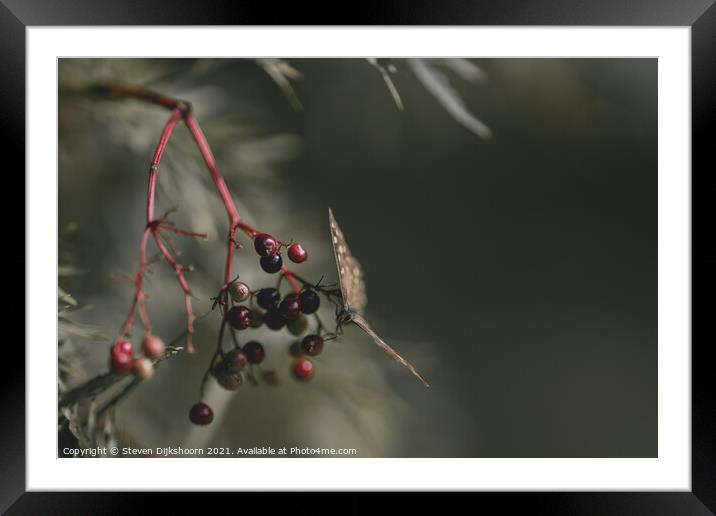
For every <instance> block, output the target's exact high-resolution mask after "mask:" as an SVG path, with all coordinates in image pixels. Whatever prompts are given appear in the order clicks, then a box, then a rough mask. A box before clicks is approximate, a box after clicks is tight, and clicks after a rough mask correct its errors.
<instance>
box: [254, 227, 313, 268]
mask: <svg viewBox="0 0 716 516" xmlns="http://www.w3.org/2000/svg"><path fill="white" fill-rule="evenodd" d="M282 247H288V258H289V259H290V260H291V261H292V262H293V263H303V262H305V261H306V260H307V259H308V253H307V252H306V250H305V249H304V248H303V247H301V244H284V243H283V242H280V241H278V240H276V239H275V238H274V237H272V236H271V235H269V234H267V233H259V234H258V235H256V237H255V238H254V249H256V252H257V253H258V255H259V256H260V258H259V265H261V268H262V269H263V270H264V272H268V273H269V274H274V273H276V272H278V271H280V270H281V268H282V267H283V258H282V257H281V248H282Z"/></svg>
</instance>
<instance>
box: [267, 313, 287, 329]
mask: <svg viewBox="0 0 716 516" xmlns="http://www.w3.org/2000/svg"><path fill="white" fill-rule="evenodd" d="M264 322H265V323H266V326H268V328H269V329H271V330H280V329H281V328H283V327H284V325H285V324H286V319H284V318H283V315H281V313H280V312H279V311H278V309H272V310H269V311H268V312H266V313H265V314H264Z"/></svg>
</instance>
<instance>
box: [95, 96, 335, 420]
mask: <svg viewBox="0 0 716 516" xmlns="http://www.w3.org/2000/svg"><path fill="white" fill-rule="evenodd" d="M98 91H99V92H101V93H102V94H103V95H108V96H116V97H120V98H135V99H139V100H142V101H144V102H149V103H151V104H155V105H158V106H161V107H164V108H166V109H167V110H168V111H169V112H170V113H169V118H168V120H167V121H166V123H165V125H164V128H163V130H162V132H161V135H160V137H159V141H158V143H157V146H156V148H155V151H154V155H153V157H152V160H151V163H150V166H149V182H148V187H147V209H146V225H145V227H144V230H143V232H142V236H141V239H140V245H139V267H138V270H137V272H136V274H135V276H134V297H133V299H132V303H131V305H130V309H129V313H128V315H127V318H126V319H125V321H124V323H123V325H122V327H121V329H120V333H119V335H118V337H117V339H116V341H115V343H114V344H113V346H112V348H111V350H110V368H111V370H112V372H113V373H116V374H126V373H128V372H130V371H131V372H132V373H134V374H135V375H136V376H137V378H140V379H146V378H149V377H150V376H151V375H152V373H153V371H154V366H155V364H156V362H157V361H158V360H160V359H161V358H162V357H163V355H164V353H165V346H164V344H163V343H162V341H161V339H159V338H158V337H156V336H154V335H153V331H152V325H151V321H150V317H149V313H148V310H147V306H146V299H147V295H146V293H145V290H144V277H145V275H146V274H147V273H148V272H150V267H149V266H150V262H151V260H150V259H149V257H148V253H147V248H148V243H149V242H154V244H155V245H156V247H157V249H158V251H159V255H158V256H159V259H160V260H163V261H164V262H166V264H167V265H168V266H169V268H170V269H171V270H172V271H173V273H174V274H175V275H176V279H177V283H178V285H179V287H180V289H181V292H182V295H183V296H184V307H185V311H186V321H187V322H186V324H187V326H186V328H187V329H186V332H185V335H186V350H187V352H189V353H191V352H193V351H194V347H193V345H192V336H193V333H194V321H195V320H196V316H195V315H194V311H193V307H192V299H193V296H192V292H191V290H190V288H189V283H188V281H187V277H186V275H185V273H187V272H191V271H192V270H193V269H192V267H191V266H190V265H184V264H182V263H179V261H178V260H177V256H178V255H179V250H178V249H177V248H176V247H175V245H174V240H173V237H174V236H176V235H179V236H185V237H196V238H201V239H206V238H207V236H206V235H205V234H202V233H194V232H191V231H186V230H183V229H180V228H178V227H176V226H175V225H174V224H173V223H171V222H170V221H169V220H167V218H166V217H167V215H168V214H166V215H164V216H161V217H156V216H155V206H156V185H157V176H158V173H159V169H160V166H161V163H162V160H163V157H164V155H165V151H166V150H167V146H168V143H169V141H170V139H171V137H172V135H173V133H174V129H175V128H176V127H177V126H178V124H184V125H185V126H186V128H187V129H188V131H189V133H190V135H191V137H192V138H193V140H194V142H195V143H196V145H197V148H198V150H199V153H200V154H201V156H202V158H203V161H204V163H205V165H206V168H207V170H208V172H209V174H210V176H211V179H212V181H213V183H214V186H215V187H216V191H217V194H218V197H219V198H220V200H221V202H222V204H223V205H224V208H225V209H226V214H227V216H228V219H229V226H228V235H227V239H226V261H225V264H226V265H225V269H224V274H223V285H224V286H223V288H222V289H221V291H220V293H219V295H218V296H217V297H216V298H215V301H216V302H215V304H214V307H216V306H217V305H218V306H220V309H221V315H222V318H221V328H220V331H219V339H218V341H219V342H218V344H217V348H216V351H215V352H214V355H213V357H212V359H211V361H210V365H209V367H208V369H207V371H206V373H205V374H204V378H203V380H202V382H201V388H200V399H201V398H203V392H204V386H205V384H206V382H207V380H208V378H209V377H213V378H215V379H216V381H217V382H218V384H219V385H221V386H222V387H224V388H226V389H229V390H236V389H238V388H240V386H241V385H242V384H243V383H244V379H245V378H246V379H248V380H249V382H250V383H252V384H254V385H255V384H257V383H258V382H257V380H256V378H260V379H261V380H262V381H264V382H265V383H267V384H269V385H276V384H277V383H279V381H280V379H279V375H278V374H277V373H276V372H275V371H261V369H260V367H261V363H262V362H263V360H264V357H265V356H266V352H265V349H264V346H263V345H262V344H261V343H260V342H257V341H256V340H251V339H247V342H246V343H245V344H243V345H242V344H241V341H240V339H239V337H238V334H242V333H243V332H246V331H250V329H252V328H258V327H260V326H262V325H264V324H265V325H266V326H267V327H268V328H269V329H271V330H274V331H279V330H281V329H283V328H284V327H286V328H287V330H288V331H289V332H290V333H291V334H292V335H294V336H296V337H298V338H301V340H300V344H298V345H297V346H296V347H297V349H299V352H298V353H297V355H296V360H295V362H294V364H293V366H292V372H293V375H294V377H295V378H297V379H301V380H305V379H308V378H311V377H312V376H313V374H314V367H313V364H312V363H311V362H310V360H309V359H308V358H307V356H311V357H314V356H316V355H318V354H319V353H320V352H321V350H322V348H323V341H324V337H325V336H326V334H325V332H324V331H323V325H322V324H321V322H320V319H319V318H318V314H317V310H318V308H319V306H320V298H319V293H320V294H323V295H325V296H326V297H327V298H328V299H329V300H332V299H331V298H332V296H335V295H337V294H336V292H337V291H335V290H329V289H327V288H325V287H319V285H318V284H316V285H313V284H311V283H310V282H307V281H305V280H303V279H301V278H300V277H299V276H297V275H296V274H294V273H293V272H291V271H289V270H288V269H287V268H286V266H285V265H284V260H283V256H282V251H283V250H284V249H285V251H286V255H287V256H288V259H289V260H290V261H291V262H293V263H303V262H305V261H306V260H307V259H308V253H307V252H306V250H305V249H303V247H302V246H301V245H300V244H298V243H294V242H290V243H283V242H281V241H280V240H278V239H276V238H274V237H273V236H271V235H270V234H267V233H264V232H261V231H257V230H256V229H254V228H253V227H251V226H250V225H248V224H246V223H245V222H244V221H243V220H242V219H241V217H240V216H239V213H238V211H237V209H236V205H235V203H234V199H233V195H232V194H231V192H230V191H229V189H228V187H227V185H226V182H225V181H224V178H223V176H222V174H221V173H220V172H219V169H218V167H217V163H216V160H215V158H214V153H213V152H212V150H211V147H210V146H209V142H208V141H207V139H206V137H205V135H204V133H203V131H202V130H201V127H200V126H199V123H198V121H197V119H196V118H195V116H194V114H193V110H192V107H191V104H190V103H188V102H186V101H183V100H180V99H175V98H171V97H168V96H165V95H162V94H160V93H157V92H153V91H150V90H146V89H144V88H139V87H135V86H131V85H126V84H117V83H104V84H102V85H101V87H100V88H98ZM238 232H243V233H244V234H245V235H246V236H248V237H249V238H251V239H252V240H253V244H254V249H255V250H256V253H257V254H258V255H259V265H260V267H261V269H263V270H264V271H265V272H267V273H269V274H276V273H278V274H279V282H278V285H277V286H276V287H275V288H261V289H259V290H256V291H252V290H251V289H250V288H249V286H248V285H246V284H245V283H243V282H239V281H236V280H233V281H232V280H231V278H232V277H233V276H234V275H233V274H232V268H233V265H234V252H235V250H236V249H239V248H241V245H240V244H239V243H238V241H237V238H236V237H237V233H238ZM284 279H285V280H286V282H287V283H288V284H289V286H290V288H291V292H289V293H287V294H285V295H282V294H281V291H280V287H281V281H282V280H284ZM319 283H320V282H319ZM301 284H302V285H301ZM137 314H138V315H139V319H140V321H141V324H142V326H143V329H144V336H145V339H144V341H143V342H142V345H141V352H140V353H139V354H138V355H137V356H135V354H134V351H133V346H132V344H131V342H130V341H129V338H130V332H131V330H132V328H133V326H134V323H135V316H136V315H137ZM308 317H315V320H316V327H315V329H313V330H309V326H310V324H309V320H308ZM227 328H228V332H229V334H230V335H231V338H232V341H233V348H232V349H231V350H230V351H227V352H225V351H224V349H223V337H224V335H225V333H226V329H227ZM309 331H313V333H310V334H307V332H309ZM241 340H243V339H241ZM254 368H257V369H258V372H259V373H260V375H255V374H254ZM189 419H190V420H191V421H192V422H193V423H195V424H198V425H207V424H209V423H211V422H212V421H213V419H214V415H213V412H212V410H211V407H209V406H208V405H206V404H205V403H204V402H202V401H200V402H199V403H197V404H195V405H194V406H192V408H191V410H190V414H189Z"/></svg>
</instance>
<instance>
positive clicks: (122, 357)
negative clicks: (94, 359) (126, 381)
mask: <svg viewBox="0 0 716 516" xmlns="http://www.w3.org/2000/svg"><path fill="white" fill-rule="evenodd" d="M109 367H110V369H112V372H113V373H117V374H123V373H126V372H128V371H129V370H130V369H132V355H130V354H128V353H123V352H121V351H117V348H114V347H113V348H112V350H111V351H110V353H109Z"/></svg>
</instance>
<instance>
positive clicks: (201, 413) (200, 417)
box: [189, 401, 214, 426]
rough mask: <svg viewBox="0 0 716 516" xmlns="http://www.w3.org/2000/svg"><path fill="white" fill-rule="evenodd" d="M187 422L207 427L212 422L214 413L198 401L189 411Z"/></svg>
mask: <svg viewBox="0 0 716 516" xmlns="http://www.w3.org/2000/svg"><path fill="white" fill-rule="evenodd" d="M189 420H190V421H191V422H192V423H194V424H195V425H202V426H203V425H208V424H209V423H211V422H212V421H213V420H214V412H213V411H212V410H211V407H210V406H209V405H207V404H206V403H202V402H201V401H200V402H199V403H197V404H196V405H194V406H192V407H191V409H190V410H189Z"/></svg>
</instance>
